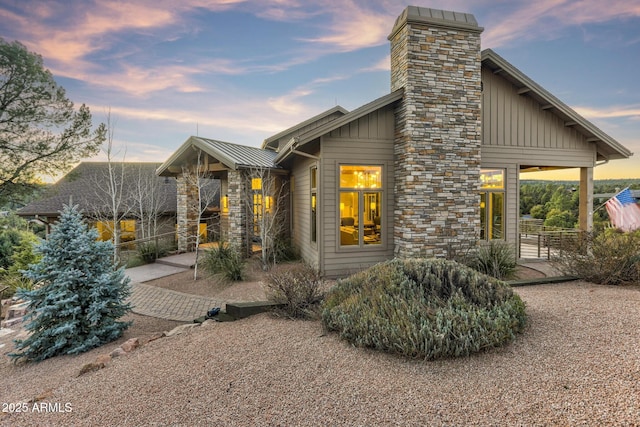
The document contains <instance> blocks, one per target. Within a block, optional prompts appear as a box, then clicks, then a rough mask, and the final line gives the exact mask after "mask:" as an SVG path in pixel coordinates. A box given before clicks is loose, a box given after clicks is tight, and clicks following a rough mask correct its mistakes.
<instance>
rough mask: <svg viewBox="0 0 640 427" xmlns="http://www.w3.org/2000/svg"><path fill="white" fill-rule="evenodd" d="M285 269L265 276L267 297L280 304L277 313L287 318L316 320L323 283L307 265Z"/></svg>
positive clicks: (316, 273)
mask: <svg viewBox="0 0 640 427" xmlns="http://www.w3.org/2000/svg"><path fill="white" fill-rule="evenodd" d="M286 267H289V266H284V267H283V268H281V269H280V270H279V271H277V272H272V273H269V274H268V275H267V297H268V298H269V300H270V301H273V302H275V303H278V304H281V305H282V306H281V308H280V310H279V311H280V312H281V313H282V314H284V315H285V316H287V317H290V318H293V319H313V318H316V317H317V316H318V310H319V305H320V303H321V302H322V298H323V287H324V281H323V280H322V279H321V278H320V275H319V274H318V272H317V271H315V270H314V269H312V268H311V267H309V266H307V265H304V264H299V265H295V266H291V267H289V268H286Z"/></svg>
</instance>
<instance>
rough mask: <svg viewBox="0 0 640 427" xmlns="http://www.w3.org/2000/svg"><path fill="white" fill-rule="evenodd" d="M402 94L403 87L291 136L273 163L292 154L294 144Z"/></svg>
mask: <svg viewBox="0 0 640 427" xmlns="http://www.w3.org/2000/svg"><path fill="white" fill-rule="evenodd" d="M403 95H404V89H398V90H396V91H394V92H391V93H389V94H387V95H385V96H382V97H380V98H377V99H375V100H373V101H371V102H369V103H368V104H365V105H363V106H361V107H359V108H356V109H355V110H353V111H351V112H350V113H348V114H345V115H344V116H342V117H340V118H338V119H335V120H333V121H331V122H328V123H325V124H324V125H322V126H319V127H317V128H316V129H313V130H311V131H309V132H307V133H304V134H302V135H300V136H299V137H297V138H291V140H289V142H287V144H286V145H285V147H284V148H285V149H283V150H281V151H280V152H279V153H278V155H277V156H276V158H275V160H274V161H275V163H280V162H282V161H284V160H285V159H286V158H287V157H289V156H290V155H292V154H293V150H292V148H293V147H294V146H295V148H298V147H302V146H303V145H305V144H307V143H308V142H311V141H313V140H315V139H316V138H319V137H321V136H322V135H326V134H327V133H329V132H331V131H333V130H335V129H338V128H339V127H341V126H344V125H346V124H347V123H350V122H352V121H354V120H357V119H359V118H361V117H363V116H365V115H367V114H369V113H371V112H373V111H375V110H378V109H380V108H383V107H386V106H387V105H389V104H392V103H394V102H396V101H399V100H400V99H402V97H403Z"/></svg>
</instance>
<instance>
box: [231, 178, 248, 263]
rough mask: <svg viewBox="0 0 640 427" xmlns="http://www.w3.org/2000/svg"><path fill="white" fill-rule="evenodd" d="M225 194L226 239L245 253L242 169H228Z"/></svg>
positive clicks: (245, 233)
mask: <svg viewBox="0 0 640 427" xmlns="http://www.w3.org/2000/svg"><path fill="white" fill-rule="evenodd" d="M227 180H228V181H227V196H228V197H229V220H228V225H229V229H228V233H227V236H228V239H229V244H230V245H232V246H236V247H238V248H240V250H242V251H243V253H245V252H246V253H247V254H248V251H249V247H250V246H249V244H250V242H249V241H248V238H247V226H248V225H247V190H246V189H247V178H246V177H245V176H244V174H243V173H242V171H240V170H235V171H229V172H228V174H227Z"/></svg>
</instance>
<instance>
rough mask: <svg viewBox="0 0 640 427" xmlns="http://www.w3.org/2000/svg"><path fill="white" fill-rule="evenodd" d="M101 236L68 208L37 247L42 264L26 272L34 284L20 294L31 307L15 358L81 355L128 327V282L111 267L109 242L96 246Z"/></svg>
mask: <svg viewBox="0 0 640 427" xmlns="http://www.w3.org/2000/svg"><path fill="white" fill-rule="evenodd" d="M97 238H98V232H97V230H95V229H94V228H90V227H89V226H88V225H87V224H86V223H85V222H84V221H83V220H82V216H81V215H80V213H79V212H78V210H77V207H69V206H65V207H64V210H63V211H62V213H61V215H60V221H59V222H58V224H57V225H56V226H55V227H54V229H53V232H52V233H51V235H50V236H49V240H47V241H45V242H43V243H42V244H41V245H40V246H39V247H38V252H40V253H41V254H42V259H41V260H40V262H38V263H37V264H33V265H31V266H30V267H29V269H27V270H26V271H24V275H25V276H26V277H28V278H29V279H31V280H32V281H33V282H34V283H35V284H36V286H37V287H36V289H34V290H32V291H24V290H22V291H20V292H19V296H20V297H22V298H24V299H25V300H27V301H28V302H29V312H28V314H27V320H28V321H29V323H27V325H26V329H27V330H28V331H29V332H31V335H30V336H29V337H28V338H26V339H25V340H16V341H15V343H16V349H17V350H19V351H17V352H16V353H13V354H10V356H12V357H13V358H15V359H19V358H25V359H27V360H33V361H40V360H44V359H47V358H49V357H53V356H57V355H61V354H77V353H82V352H84V351H87V350H90V349H92V348H94V347H98V346H100V345H102V344H104V343H107V342H110V341H113V340H114V339H116V338H118V337H120V336H121V335H122V332H123V331H124V330H125V329H126V328H127V327H129V325H130V322H122V321H118V319H119V318H120V317H122V316H123V315H124V314H126V313H127V312H128V311H129V310H130V308H131V307H130V305H129V304H127V303H125V299H126V298H127V297H128V296H129V293H130V289H129V278H127V277H126V276H125V274H124V268H120V269H116V268H115V267H114V265H113V264H112V257H111V253H112V252H113V249H112V246H111V242H99V241H97Z"/></svg>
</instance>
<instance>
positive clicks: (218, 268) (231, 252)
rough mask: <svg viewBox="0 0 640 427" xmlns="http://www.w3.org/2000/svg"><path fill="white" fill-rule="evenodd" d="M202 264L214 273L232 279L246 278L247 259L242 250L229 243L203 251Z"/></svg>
mask: <svg viewBox="0 0 640 427" xmlns="http://www.w3.org/2000/svg"><path fill="white" fill-rule="evenodd" d="M202 266H203V267H204V269H205V270H206V271H207V272H209V273H210V274H213V275H221V276H223V277H225V278H226V279H228V280H231V281H240V280H243V279H244V267H245V259H244V258H243V256H242V254H241V253H240V251H239V250H238V249H237V248H235V247H232V246H229V245H228V244H227V243H224V242H220V243H219V244H218V246H217V247H213V248H211V249H207V250H206V251H203V260H202Z"/></svg>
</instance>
